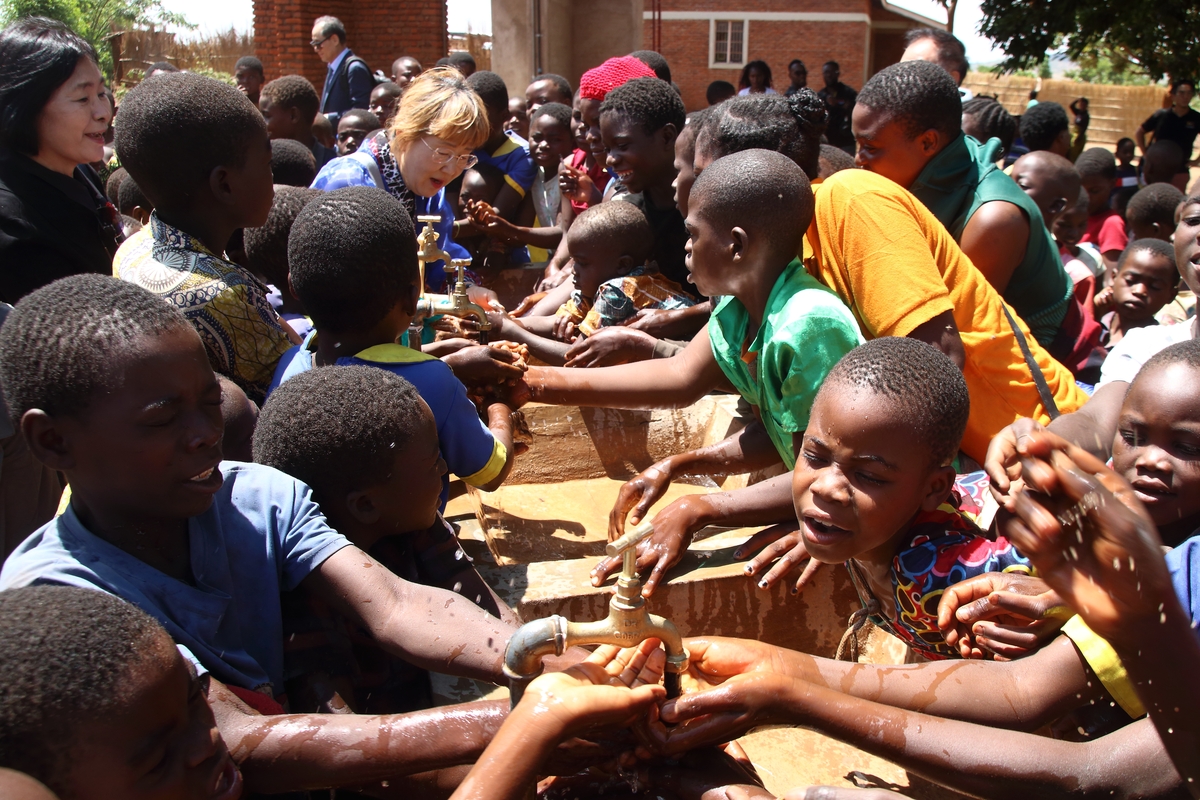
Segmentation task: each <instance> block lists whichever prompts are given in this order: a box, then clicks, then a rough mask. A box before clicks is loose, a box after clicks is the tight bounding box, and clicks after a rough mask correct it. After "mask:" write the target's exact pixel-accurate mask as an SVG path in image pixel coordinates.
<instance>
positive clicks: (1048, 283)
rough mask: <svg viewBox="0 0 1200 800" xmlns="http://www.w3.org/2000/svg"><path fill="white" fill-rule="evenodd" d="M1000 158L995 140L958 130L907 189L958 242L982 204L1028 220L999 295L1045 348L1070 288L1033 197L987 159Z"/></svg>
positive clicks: (1064, 310)
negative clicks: (1008, 208)
mask: <svg viewBox="0 0 1200 800" xmlns="http://www.w3.org/2000/svg"><path fill="white" fill-rule="evenodd" d="M999 156H1000V140H999V139H989V140H988V141H987V142H986V143H984V144H980V143H979V142H977V141H975V140H974V139H973V138H971V137H969V136H965V135H961V134H960V135H959V137H958V138H957V139H955V140H954V141H953V142H951V143H950V144H948V145H946V147H945V148H943V149H942V151H941V152H940V153H938V154H937V155H936V156H934V157H933V160H931V161H930V162H929V163H928V164H926V165H925V169H923V170H922V171H921V174H920V175H918V176H917V179H916V181H914V182H913V185H912V186H910V187H908V190H909V191H910V192H912V193H913V194H914V195H916V197H917V199H918V200H920V201H921V202H922V203H924V204H925V207H926V208H928V209H929V210H930V211H931V212H933V215H934V216H935V217H937V218H938V222H941V223H942V224H943V225H945V226H946V230H948V231H950V235H951V236H953V237H954V241H956V242H961V241H962V234H963V229H964V228H966V227H967V222H969V221H970V219H971V217H972V216H974V214H975V212H976V211H978V210H979V207H980V206H982V205H983V204H984V203H990V202H992V201H995V200H1003V201H1005V202H1008V203H1012V204H1013V205H1015V206H1017V207H1018V208H1020V209H1021V211H1022V212H1023V213H1024V214H1025V216H1026V218H1028V220H1029V243H1028V244H1027V245H1026V246H1025V257H1024V258H1023V259H1021V263H1020V264H1018V265H1017V268H1016V269H1015V270H1013V274H1012V277H1011V278H1009V281H1008V286H1006V287H1005V288H1004V292H1003V293H1002V294H1003V297H1004V300H1005V302H1007V303H1008V304H1009V305H1010V306H1012V307H1013V308H1014V309H1015V310H1016V312H1017V313H1018V314H1019V315H1020V316H1021V319H1023V320H1025V324H1026V325H1028V326H1029V330H1030V331H1031V332H1032V333H1033V338H1035V339H1037V340H1038V342H1039V343H1040V344H1041V345H1042V346H1049V345H1050V343H1051V342H1053V341H1054V337H1055V336H1056V335H1057V334H1058V329H1059V326H1060V325H1062V321H1063V318H1064V317H1065V316H1066V314H1067V304H1068V302H1069V301H1070V299H1071V294H1072V292H1073V291H1074V289H1075V286H1074V284H1073V283H1072V281H1071V279H1070V277H1068V275H1067V271H1066V269H1065V268H1064V267H1063V263H1062V258H1061V257H1060V256H1059V254H1058V246H1057V245H1056V244H1055V243H1054V239H1053V237H1052V236H1051V235H1050V231H1049V230H1047V229H1046V223H1045V221H1044V220H1043V219H1042V212H1041V211H1039V210H1038V207H1037V204H1036V203H1034V202H1033V198H1031V197H1030V196H1029V195H1027V194H1025V192H1023V191H1021V187H1020V186H1017V184H1016V181H1014V180H1013V179H1012V178H1010V177H1008V176H1007V175H1005V174H1004V173H1003V172H1001V171H1000V170H998V169H996V165H995V164H994V163H992V162H994V161H995V160H996V159H997V158H999Z"/></svg>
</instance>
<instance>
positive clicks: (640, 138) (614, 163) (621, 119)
mask: <svg viewBox="0 0 1200 800" xmlns="http://www.w3.org/2000/svg"><path fill="white" fill-rule="evenodd" d="M600 132H601V136H602V137H603V139H604V148H605V150H607V151H608V162H607V163H608V166H609V168H610V169H612V171H613V172H615V173H616V174H617V179H618V180H620V181H621V183H623V184H625V188H627V189H628V190H629V191H630V192H633V193H634V194H636V193H638V192H641V191H643V190H644V189H646V188H648V187H650V186H655V185H661V184H666V183H670V182H671V181H673V180H675V166H674V164H675V138H676V137H675V133H676V131H675V128H674V126H673V125H664V126H663V127H662V128H661V129H659V130H657V131H655V132H654V133H646V129H645V127H644V126H643V125H642V124H641V123H638V122H634V121H633V120H630V119H629V118H628V117H626V116H625V115H624V114H616V113H611V112H610V113H608V114H605V115H603V116H602V117H601V118H600Z"/></svg>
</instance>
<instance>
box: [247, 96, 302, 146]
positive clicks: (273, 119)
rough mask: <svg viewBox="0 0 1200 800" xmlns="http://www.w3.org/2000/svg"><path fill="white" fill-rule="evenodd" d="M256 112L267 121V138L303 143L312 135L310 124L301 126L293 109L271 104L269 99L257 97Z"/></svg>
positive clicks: (298, 116) (298, 117)
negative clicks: (259, 112) (260, 113)
mask: <svg viewBox="0 0 1200 800" xmlns="http://www.w3.org/2000/svg"><path fill="white" fill-rule="evenodd" d="M258 110H259V111H261V112H262V115H263V119H265V120H266V121H267V136H269V137H271V138H272V139H295V140H296V141H298V142H301V143H305V142H307V141H308V139H309V137H310V136H311V135H312V123H308V124H307V125H305V124H302V123H301V121H300V115H299V114H297V113H296V109H294V108H286V107H285V106H281V105H280V104H279V103H272V102H271V100H270V98H267V97H259V99H258Z"/></svg>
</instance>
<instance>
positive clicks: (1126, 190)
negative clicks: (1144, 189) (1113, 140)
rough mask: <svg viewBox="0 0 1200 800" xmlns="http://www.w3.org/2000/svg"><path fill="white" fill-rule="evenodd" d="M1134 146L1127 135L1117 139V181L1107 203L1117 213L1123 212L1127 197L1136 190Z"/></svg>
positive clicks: (1135, 152) (1127, 201) (1136, 169)
mask: <svg viewBox="0 0 1200 800" xmlns="http://www.w3.org/2000/svg"><path fill="white" fill-rule="evenodd" d="M1134 147H1135V145H1134V142H1133V139H1130V138H1129V137H1128V136H1126V137H1122V138H1121V139H1118V140H1117V147H1116V158H1117V183H1116V188H1114V189H1113V193H1112V198H1111V199H1110V201H1109V204H1110V205H1111V206H1112V207H1113V210H1115V211H1116V212H1117V213H1119V214H1124V213H1125V206H1126V205H1128V204H1129V198H1131V197H1133V195H1134V194H1135V193H1136V192H1137V190H1138V185H1139V184H1138V168H1137V167H1136V166H1135V165H1134V163H1133V157H1134V156H1135V155H1136V154H1137V151H1136V150H1135V149H1134Z"/></svg>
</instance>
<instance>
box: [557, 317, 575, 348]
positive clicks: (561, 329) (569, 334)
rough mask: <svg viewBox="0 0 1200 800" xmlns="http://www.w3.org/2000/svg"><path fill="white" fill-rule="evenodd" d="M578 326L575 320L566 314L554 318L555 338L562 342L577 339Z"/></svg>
mask: <svg viewBox="0 0 1200 800" xmlns="http://www.w3.org/2000/svg"><path fill="white" fill-rule="evenodd" d="M576 329H577V326H576V325H575V320H573V319H571V318H570V317H568V316H566V315H561V316H556V317H555V318H554V338H555V339H558V340H559V341H560V342H570V341H573V340H574V339H575V332H576Z"/></svg>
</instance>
